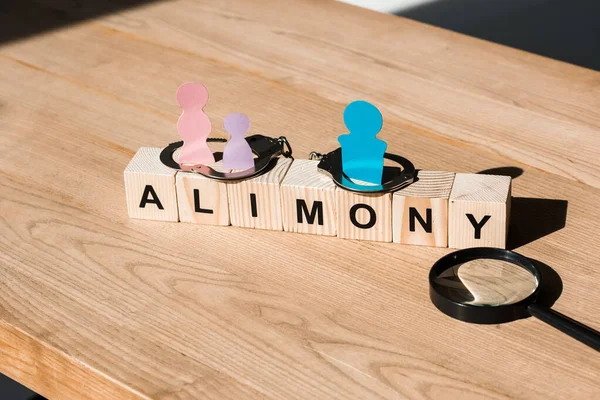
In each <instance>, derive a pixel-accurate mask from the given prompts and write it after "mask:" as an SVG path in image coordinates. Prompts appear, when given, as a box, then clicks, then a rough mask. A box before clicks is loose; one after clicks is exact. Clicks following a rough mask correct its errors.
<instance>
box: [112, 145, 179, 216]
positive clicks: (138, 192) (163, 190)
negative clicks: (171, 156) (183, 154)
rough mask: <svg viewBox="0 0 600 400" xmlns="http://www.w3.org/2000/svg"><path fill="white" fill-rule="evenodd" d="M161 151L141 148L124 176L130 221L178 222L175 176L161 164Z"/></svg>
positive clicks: (174, 172) (171, 170)
mask: <svg viewBox="0 0 600 400" xmlns="http://www.w3.org/2000/svg"><path fill="white" fill-rule="evenodd" d="M160 152H161V149H159V148H155V147H142V148H140V149H139V150H138V151H137V153H135V155H134V156H133V159H132V160H131V161H130V162H129V165H127V168H125V172H124V178H125V195H126V197H127V211H128V213H129V217H130V218H140V219H153V220H157V221H175V222H177V221H178V220H179V214H178V211H177V194H176V192H175V175H176V174H177V171H176V170H174V169H172V168H169V167H167V166H165V165H163V163H162V162H160Z"/></svg>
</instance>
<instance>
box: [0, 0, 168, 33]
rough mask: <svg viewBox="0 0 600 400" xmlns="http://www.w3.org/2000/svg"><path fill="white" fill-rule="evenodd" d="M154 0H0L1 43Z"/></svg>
mask: <svg viewBox="0 0 600 400" xmlns="http://www.w3.org/2000/svg"><path fill="white" fill-rule="evenodd" d="M156 1H158V0H118V1H117V0H79V1H78V0H73V1H65V0H48V1H35V0H15V1H11V0H8V1H1V2H0V43H5V42H10V41H13V40H17V39H22V38H27V37H29V36H33V35H35V34H38V33H42V32H46V31H50V30H54V29H58V28H61V27H64V26H67V25H72V24H75V23H78V22H82V21H85V20H88V19H92V18H97V17H101V16H104V15H107V14H111V13H115V12H117V11H122V10H125V9H128V8H132V7H137V6H140V5H143V4H147V3H152V2H156Z"/></svg>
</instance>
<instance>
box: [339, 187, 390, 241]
mask: <svg viewBox="0 0 600 400" xmlns="http://www.w3.org/2000/svg"><path fill="white" fill-rule="evenodd" d="M335 197H336V209H337V231H338V237H340V238H343V239H358V240H374V241H378V242H391V241H392V194H391V193H386V194H360V193H354V192H349V191H347V190H344V189H341V188H336V191H335Z"/></svg>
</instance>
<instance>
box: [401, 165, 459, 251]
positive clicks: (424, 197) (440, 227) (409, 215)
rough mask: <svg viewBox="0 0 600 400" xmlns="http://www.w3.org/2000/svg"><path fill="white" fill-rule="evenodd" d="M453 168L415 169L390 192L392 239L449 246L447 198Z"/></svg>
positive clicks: (417, 243) (450, 186)
mask: <svg viewBox="0 0 600 400" xmlns="http://www.w3.org/2000/svg"><path fill="white" fill-rule="evenodd" d="M453 182H454V172H444V171H418V174H417V181H416V182H415V183H413V184H412V185H410V186H407V187H406V188H404V189H401V190H398V191H397V192H395V193H394V194H393V196H392V209H393V211H392V214H393V222H392V224H393V234H392V236H393V241H394V243H402V244H414V245H423V246H435V247H448V198H449V197H450V191H451V190H452V183H453Z"/></svg>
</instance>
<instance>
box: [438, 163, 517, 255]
mask: <svg viewBox="0 0 600 400" xmlns="http://www.w3.org/2000/svg"><path fill="white" fill-rule="evenodd" d="M510 195H511V178H510V177H509V176H497V175H480V174H456V178H455V179H454V185H453V187H452V192H451V193H450V205H449V210H448V245H449V247H452V248H456V249H463V248H467V247H499V248H505V247H506V237H507V233H508V225H509V219H510V200H511V197H510Z"/></svg>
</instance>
